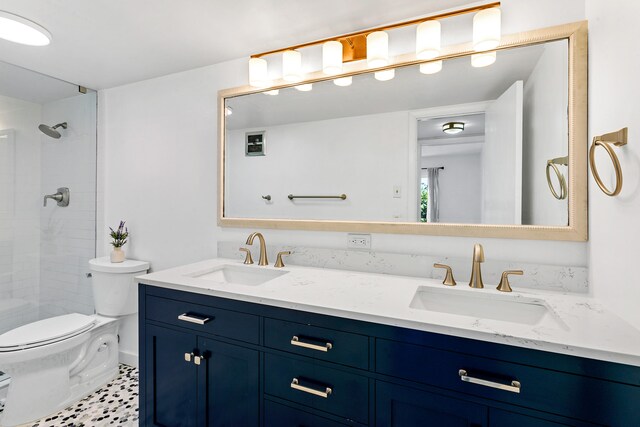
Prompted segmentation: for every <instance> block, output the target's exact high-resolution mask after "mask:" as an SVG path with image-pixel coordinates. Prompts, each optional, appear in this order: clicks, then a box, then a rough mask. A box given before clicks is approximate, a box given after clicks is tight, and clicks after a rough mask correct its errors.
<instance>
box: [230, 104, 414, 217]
mask: <svg viewBox="0 0 640 427" xmlns="http://www.w3.org/2000/svg"><path fill="white" fill-rule="evenodd" d="M234 114H242V112H241V111H235V112H234ZM249 130H251V131H254V130H264V131H266V134H265V140H266V155H265V156H245V141H244V140H245V133H246V132H247V131H249ZM408 132H409V115H408V113H407V112H395V113H385V114H371V115H367V116H358V117H345V118H340V119H333V120H320V121H314V122H304V123H292V124H287V125H281V126H270V127H265V128H260V129H239V130H233V131H227V138H228V142H227V145H226V152H225V155H226V160H225V162H226V164H227V165H228V166H227V169H226V171H227V176H226V178H225V185H226V195H227V196H226V204H225V213H226V215H228V216H230V217H240V218H293V219H342V220H356V221H357V220H371V221H410V219H409V218H408V212H407V198H408V197H417V196H415V195H412V194H407V187H408V185H407V184H408V173H407V171H408V168H409V167H410V165H409V164H408V158H409V154H408V148H409V135H408ZM381 159H384V161H382V162H381V161H380V160H381ZM414 167H415V166H414ZM395 185H398V186H400V188H401V197H400V198H394V197H393V188H394V186H395ZM402 190H404V191H402ZM343 193H344V194H346V195H347V199H346V200H340V199H325V200H320V199H308V200H306V199H296V200H294V201H291V200H289V199H288V198H287V195H289V194H297V195H340V194H343ZM266 194H269V195H271V201H269V202H267V201H266V200H263V199H262V198H261V196H262V195H266ZM414 219H415V217H413V218H412V219H411V220H414Z"/></svg>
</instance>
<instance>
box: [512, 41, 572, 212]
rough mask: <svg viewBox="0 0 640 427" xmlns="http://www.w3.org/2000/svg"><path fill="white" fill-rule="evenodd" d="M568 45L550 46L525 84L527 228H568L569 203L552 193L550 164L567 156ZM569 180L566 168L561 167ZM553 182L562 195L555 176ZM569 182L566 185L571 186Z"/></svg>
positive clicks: (524, 149) (525, 202)
mask: <svg viewBox="0 0 640 427" xmlns="http://www.w3.org/2000/svg"><path fill="white" fill-rule="evenodd" d="M567 64H568V49H567V44H566V42H556V43H547V44H545V45H544V53H543V54H542V55H541V56H540V59H539V60H538V63H537V65H536V67H535V68H534V69H533V71H532V72H531V75H530V76H529V78H528V79H527V81H526V82H525V84H524V132H523V139H524V141H523V151H524V158H525V159H527V161H526V162H524V164H523V177H522V178H523V200H522V215H523V218H522V219H523V223H524V224H545V225H567V224H568V221H569V220H568V217H569V213H568V200H567V199H565V200H557V199H556V198H554V197H553V195H552V194H551V192H550V191H549V186H548V184H547V175H546V169H545V166H546V164H547V160H550V159H554V158H557V157H564V156H567V155H568V150H569V145H568V118H567V106H568V99H569V89H568V88H569V82H568V74H567V73H566V72H563V70H566V68H567ZM558 169H559V170H560V172H561V173H562V174H563V175H564V176H565V178H567V180H568V169H567V167H566V166H560V165H558ZM550 172H551V179H552V182H553V183H554V184H555V188H556V191H558V192H559V191H560V187H559V184H558V183H557V181H556V176H555V173H553V171H552V170H551V171H550ZM568 184H569V183H568V181H567V185H568Z"/></svg>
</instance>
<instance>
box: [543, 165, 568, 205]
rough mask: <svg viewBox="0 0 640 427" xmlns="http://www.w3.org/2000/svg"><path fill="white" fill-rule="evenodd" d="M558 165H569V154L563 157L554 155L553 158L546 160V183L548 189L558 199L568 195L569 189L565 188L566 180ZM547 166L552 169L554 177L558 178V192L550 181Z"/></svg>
mask: <svg viewBox="0 0 640 427" xmlns="http://www.w3.org/2000/svg"><path fill="white" fill-rule="evenodd" d="M558 165H562V166H568V165H569V156H565V157H556V158H555V159H551V160H547V184H549V190H550V191H551V194H552V195H553V197H555V198H556V199H558V200H564V199H566V198H567V196H568V195H569V190H568V189H567V180H566V179H565V177H564V175H562V172H560V169H559V168H558ZM549 168H551V169H553V171H554V172H555V173H556V177H557V178H558V182H559V183H560V194H558V192H557V191H556V189H555V188H554V187H553V184H552V183H551V174H550V173H549Z"/></svg>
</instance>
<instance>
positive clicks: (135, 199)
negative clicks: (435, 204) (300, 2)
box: [98, 0, 608, 270]
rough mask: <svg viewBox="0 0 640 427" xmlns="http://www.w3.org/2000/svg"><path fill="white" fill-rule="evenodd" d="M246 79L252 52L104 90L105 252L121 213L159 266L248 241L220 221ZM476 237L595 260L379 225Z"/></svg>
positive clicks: (564, 261) (528, 254)
mask: <svg viewBox="0 0 640 427" xmlns="http://www.w3.org/2000/svg"><path fill="white" fill-rule="evenodd" d="M502 11H503V15H502V16H503V32H504V33H505V34H509V33H514V32H518V31H525V30H531V29H536V28H542V27H547V26H552V25H558V24H564V23H567V22H574V21H579V20H582V19H584V16H585V15H584V1H583V0H567V1H563V2H561V3H559V2H556V1H552V0H544V1H536V2H525V1H521V0H505V1H503V2H502ZM469 34H470V33H469ZM465 37H467V39H468V37H469V35H468V34H467V35H466V36H465ZM300 38H301V41H304V40H305V39H304V35H303V34H301V35H300ZM410 49H411V48H409V50H410ZM246 83H247V58H240V59H238V60H235V61H229V62H225V63H222V64H217V65H213V66H209V67H204V68H199V69H195V70H191V71H188V72H183V73H178V74H172V75H169V76H165V77H160V78H156V79H152V80H146V81H142V82H139V83H134V84H130V85H125V86H121V87H116V88H112V89H107V90H104V91H101V92H100V94H99V100H100V106H99V113H100V117H99V123H98V128H99V141H100V153H99V162H101V163H100V164H99V172H100V174H99V181H100V182H99V186H98V189H99V192H98V195H99V200H98V204H99V208H98V211H99V214H98V215H99V222H98V239H99V240H98V241H99V245H98V250H99V253H100V254H103V255H106V254H107V253H108V251H109V247H108V244H107V241H108V240H107V236H106V226H107V225H115V224H117V223H118V221H119V220H121V219H123V220H127V224H128V226H129V229H130V231H131V240H130V243H129V244H127V246H126V247H125V250H126V251H127V256H128V257H131V258H136V259H142V260H147V261H150V262H151V263H152V268H153V269H154V270H160V269H165V268H168V267H172V266H176V265H180V264H185V263H189V262H193V261H197V260H201V259H206V258H210V257H213V256H215V255H216V242H217V241H237V242H238V244H239V245H240V243H241V242H243V241H244V240H245V239H246V236H247V235H248V234H249V233H250V232H251V231H254V230H252V229H251V230H250V229H229V228H219V227H217V225H216V193H217V170H216V169H217V149H216V147H217V129H216V121H217V91H218V90H220V89H225V88H230V87H236V86H242V85H245V84H246ZM607 130H608V129H607ZM263 231H264V233H265V235H266V238H267V242H268V243H270V244H274V245H275V244H280V245H284V244H286V245H298V246H314V247H334V248H344V247H345V246H346V234H345V233H337V232H304V231H291V230H263ZM476 242H480V243H482V244H483V245H484V246H485V253H486V256H487V258H490V259H499V260H510V261H514V262H527V263H542V264H552V265H575V266H584V265H586V262H587V245H586V244H585V243H574V242H551V241H526V240H506V239H474V238H454V237H437V236H409V235H390V234H376V235H374V236H373V239H372V249H373V250H376V251H385V252H398V253H416V254H435V255H439V256H469V257H470V256H471V251H472V246H473V243H476Z"/></svg>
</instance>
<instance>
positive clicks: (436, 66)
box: [420, 61, 442, 74]
mask: <svg viewBox="0 0 640 427" xmlns="http://www.w3.org/2000/svg"><path fill="white" fill-rule="evenodd" d="M440 70H442V61H433V62H426V63H424V64H420V72H421V73H422V74H435V73H437V72H439V71H440Z"/></svg>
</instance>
